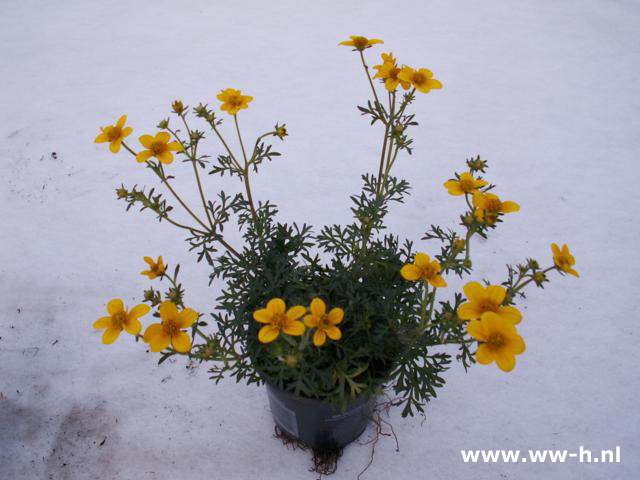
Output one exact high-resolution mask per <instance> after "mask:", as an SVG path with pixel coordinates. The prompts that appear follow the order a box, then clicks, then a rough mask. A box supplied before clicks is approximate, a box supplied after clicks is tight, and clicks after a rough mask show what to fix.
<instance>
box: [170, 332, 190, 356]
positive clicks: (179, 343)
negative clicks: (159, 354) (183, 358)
mask: <svg viewBox="0 0 640 480" xmlns="http://www.w3.org/2000/svg"><path fill="white" fill-rule="evenodd" d="M171 345H173V348H175V349H176V350H177V351H178V352H181V353H185V352H188V351H189V350H191V338H189V335H188V334H187V333H186V332H178V333H176V334H175V335H174V336H173V337H171Z"/></svg>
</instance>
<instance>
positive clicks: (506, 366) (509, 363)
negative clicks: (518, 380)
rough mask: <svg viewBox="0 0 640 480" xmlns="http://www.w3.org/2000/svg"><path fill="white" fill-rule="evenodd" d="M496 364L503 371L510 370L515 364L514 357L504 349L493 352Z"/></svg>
mask: <svg viewBox="0 0 640 480" xmlns="http://www.w3.org/2000/svg"><path fill="white" fill-rule="evenodd" d="M495 358H496V364H497V365H498V368H500V370H502V371H503V372H510V371H511V370H513V367H515V366H516V357H515V355H513V354H512V353H509V352H507V351H505V350H500V351H497V352H495Z"/></svg>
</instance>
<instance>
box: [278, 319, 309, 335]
mask: <svg viewBox="0 0 640 480" xmlns="http://www.w3.org/2000/svg"><path fill="white" fill-rule="evenodd" d="M282 331H283V332H284V333H286V334H287V335H295V336H297V335H302V334H303V333H304V324H303V323H302V322H301V321H299V320H294V321H292V322H288V323H287V324H286V325H285V326H284V328H283V329H282Z"/></svg>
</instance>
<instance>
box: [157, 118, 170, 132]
mask: <svg viewBox="0 0 640 480" xmlns="http://www.w3.org/2000/svg"><path fill="white" fill-rule="evenodd" d="M158 128H159V129H161V130H165V129H167V128H169V119H168V118H165V119H162V120H160V122H159V123H158Z"/></svg>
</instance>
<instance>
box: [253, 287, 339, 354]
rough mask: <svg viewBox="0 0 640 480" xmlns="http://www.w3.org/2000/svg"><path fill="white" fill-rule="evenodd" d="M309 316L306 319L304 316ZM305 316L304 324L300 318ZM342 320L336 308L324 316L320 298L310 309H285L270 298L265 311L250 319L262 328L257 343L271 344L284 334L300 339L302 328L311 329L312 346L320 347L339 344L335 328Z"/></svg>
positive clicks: (325, 307)
mask: <svg viewBox="0 0 640 480" xmlns="http://www.w3.org/2000/svg"><path fill="white" fill-rule="evenodd" d="M306 313H308V314H307V315H305V314H306ZM303 315H304V319H303V321H300V318H301V317H302V316H303ZM343 318H344V311H343V310H342V309H341V308H339V307H334V308H332V309H331V310H330V311H329V312H327V306H326V305H325V303H324V301H323V300H322V299H320V298H317V297H316V298H314V299H313V300H311V305H310V306H309V307H304V306H302V305H296V306H293V307H291V308H289V309H287V305H286V304H285V302H284V300H282V299H281V298H272V299H271V300H269V302H268V303H267V306H266V308H261V309H259V310H256V311H255V312H253V319H254V320H255V321H256V322H259V323H262V324H264V326H263V327H262V328H260V331H259V332H258V340H259V341H260V342H262V343H271V342H273V341H274V340H276V339H277V338H278V336H279V335H280V334H281V333H283V334H285V335H291V336H301V335H303V334H304V333H305V330H306V329H305V326H306V327H308V328H314V329H315V332H314V334H313V344H314V345H315V346H316V347H321V346H322V345H324V344H325V343H326V341H327V337H329V338H330V339H331V340H335V341H337V340H340V338H342V332H341V331H340V329H339V328H338V325H339V324H340V323H341V322H342V320H343Z"/></svg>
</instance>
